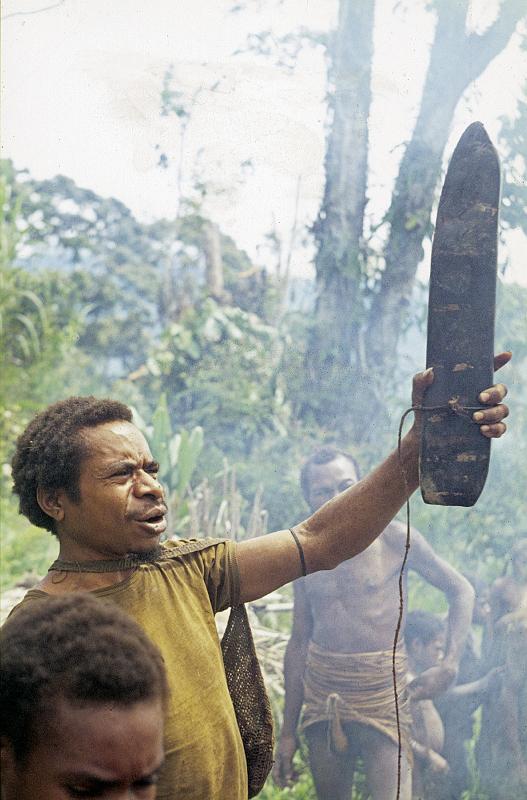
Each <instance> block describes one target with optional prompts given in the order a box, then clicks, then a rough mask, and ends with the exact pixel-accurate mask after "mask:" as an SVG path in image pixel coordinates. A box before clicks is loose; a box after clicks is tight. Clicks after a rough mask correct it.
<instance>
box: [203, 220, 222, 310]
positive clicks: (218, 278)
mask: <svg viewBox="0 0 527 800" xmlns="http://www.w3.org/2000/svg"><path fill="white" fill-rule="evenodd" d="M203 249H204V251H205V264H206V271H207V289H208V293H209V295H210V296H211V297H213V298H214V299H215V300H222V299H223V297H224V288H223V259H222V255H221V240H220V230H219V228H218V226H217V225H215V224H214V223H213V222H210V221H209V220H205V222H204V223H203Z"/></svg>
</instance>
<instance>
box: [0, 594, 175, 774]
mask: <svg viewBox="0 0 527 800" xmlns="http://www.w3.org/2000/svg"><path fill="white" fill-rule="evenodd" d="M0 641H1V646H2V659H1V667H0V678H1V680H0V700H1V705H2V710H3V713H2V719H1V722H0V733H1V735H2V736H5V737H6V739H7V740H8V741H9V742H10V743H11V745H12V747H13V752H14V755H15V758H16V759H17V760H18V762H19V763H20V762H22V761H23V759H24V758H25V757H26V756H27V754H28V753H29V752H30V750H31V746H32V743H34V742H35V741H36V735H37V730H38V719H39V718H40V716H41V715H42V714H45V713H51V714H52V713H53V705H54V703H56V701H57V699H58V698H59V697H60V698H64V699H66V700H68V701H72V702H74V703H83V704H84V703H95V704H97V703H107V702H111V703H116V704H118V705H121V706H130V705H132V704H134V703H137V702H140V701H142V700H155V699H160V700H161V701H162V703H163V705H165V703H166V700H167V696H168V688H167V682H166V676H165V670H164V666H163V659H162V657H161V654H160V653H159V651H158V649H157V648H156V647H155V646H154V644H153V643H152V642H151V641H150V639H149V638H148V637H147V635H146V634H145V633H144V631H142V630H141V628H140V627H139V626H138V625H137V623H136V622H134V620H133V619H132V618H131V617H129V616H128V615H127V614H125V613H124V611H121V610H120V609H119V608H118V607H117V606H114V605H110V604H107V603H104V602H103V601H102V600H98V599H97V598H95V597H93V596H90V595H89V594H86V593H83V594H80V593H73V594H68V595H62V596H60V597H49V598H46V599H42V600H31V601H29V602H28V603H27V604H24V605H22V607H21V608H20V609H19V610H15V612H14V613H13V614H12V615H11V617H10V618H9V619H8V620H7V622H6V623H5V625H4V626H3V628H2V631H1V634H0Z"/></svg>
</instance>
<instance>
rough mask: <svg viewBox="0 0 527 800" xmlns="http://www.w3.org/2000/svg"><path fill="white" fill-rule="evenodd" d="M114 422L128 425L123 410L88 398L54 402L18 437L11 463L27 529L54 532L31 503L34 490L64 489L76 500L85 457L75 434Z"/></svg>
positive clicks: (128, 412)
mask: <svg viewBox="0 0 527 800" xmlns="http://www.w3.org/2000/svg"><path fill="white" fill-rule="evenodd" d="M117 420H125V421H126V422H131V420H132V412H131V410H130V409H129V408H128V406H125V405H124V403H119V402H118V401H117V400H110V399H101V398H97V397H92V396H90V397H68V398H67V399H66V400H59V402H58V403H54V404H53V405H51V406H48V407H47V408H46V409H45V410H44V411H42V412H41V413H40V414H37V416H36V417H34V418H33V419H32V421H31V422H30V423H29V425H28V426H27V428H26V429H25V431H24V432H23V433H22V434H21V436H20V437H19V438H18V441H17V444H16V450H15V454H14V456H13V460H12V462H11V463H12V468H13V492H14V493H15V494H17V495H18V496H19V511H20V513H21V514H24V515H25V516H26V517H27V518H28V519H29V521H30V522H32V523H33V525H37V526H38V527H39V528H45V529H46V530H48V531H51V533H56V530H55V521H54V520H53V519H52V518H51V517H50V516H49V515H48V514H46V513H45V511H43V510H42V509H41V508H40V506H39V504H38V502H37V489H38V488H39V487H40V488H42V489H46V490H53V489H64V490H65V491H66V492H67V493H68V496H69V497H70V499H71V500H73V501H74V502H76V501H78V500H79V474H80V464H81V461H82V459H83V458H84V457H85V456H86V453H87V450H86V444H85V442H84V441H83V439H82V437H81V436H79V435H78V433H79V431H80V430H81V429H82V428H92V427H95V426H96V425H100V424H102V423H103V422H115V421H117Z"/></svg>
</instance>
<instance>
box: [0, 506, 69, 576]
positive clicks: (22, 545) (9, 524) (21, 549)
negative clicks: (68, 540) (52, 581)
mask: <svg viewBox="0 0 527 800" xmlns="http://www.w3.org/2000/svg"><path fill="white" fill-rule="evenodd" d="M0 518H1V521H2V558H1V559H0V587H1V589H2V591H4V590H6V589H8V588H10V587H11V586H13V585H14V584H15V583H17V582H18V581H20V580H21V579H22V578H25V577H27V576H28V575H31V576H33V578H34V581H35V582H36V580H38V579H39V578H41V577H42V576H43V575H45V573H46V571H47V569H48V567H49V565H50V564H51V562H52V561H54V560H55V558H56V557H57V554H58V541H57V539H56V538H55V537H54V536H52V535H51V534H50V533H48V531H44V530H42V529H41V528H35V527H33V526H32V525H30V524H29V522H28V521H27V520H26V519H25V518H24V517H21V516H19V515H18V513H17V510H16V504H15V501H14V499H12V498H9V497H8V496H6V495H5V494H4V496H3V497H2V498H1V499H0Z"/></svg>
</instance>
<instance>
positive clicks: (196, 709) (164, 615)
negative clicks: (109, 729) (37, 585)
mask: <svg viewBox="0 0 527 800" xmlns="http://www.w3.org/2000/svg"><path fill="white" fill-rule="evenodd" d="M182 544H184V543H183V542H181V541H178V542H167V543H165V545H164V547H167V548H170V549H172V548H173V547H178V548H180V547H181V545H182ZM195 544H196V545H197V546H202V545H203V549H201V550H199V551H198V552H192V553H188V554H185V555H175V556H174V557H170V558H169V559H164V560H161V561H157V562H155V563H152V564H142V565H141V566H140V567H138V568H137V569H136V571H135V572H133V573H132V575H130V576H129V577H128V578H127V579H126V580H124V581H122V582H121V583H118V584H115V585H113V586H109V587H105V588H103V589H96V590H95V591H93V592H91V594H94V595H96V596H97V597H100V598H101V599H102V600H104V601H106V602H113V603H115V604H116V605H118V606H120V608H122V609H123V610H124V611H126V612H128V614H130V616H131V617H133V618H134V619H135V620H136V622H137V623H139V625H140V626H141V627H142V628H143V630H144V631H145V632H146V633H147V634H148V636H149V637H150V638H151V639H152V641H153V642H154V643H155V644H156V645H157V647H158V648H159V650H160V651H161V654H162V656H163V659H164V661H165V667H166V671H167V676H168V681H169V687H170V700H169V707H168V713H167V719H166V728H165V750H166V762H165V766H164V768H163V773H162V776H161V779H160V782H159V786H158V793H157V798H158V800H169V798H170V800H246V798H247V793H248V790H247V766H246V760H245V753H244V750H243V744H242V741H241V738H240V734H239V731H238V726H237V724H236V718H235V716H234V710H233V706H232V702H231V699H230V695H229V692H228V689H227V683H226V679H225V672H224V668H223V659H222V655H221V648H220V642H219V639H218V634H217V632H216V625H215V622H214V614H215V612H216V611H222V610H224V609H225V608H228V607H229V606H235V605H237V604H238V602H239V577H238V568H237V564H236V556H235V544H234V543H233V542H229V541H218V540H197V541H196V542H195ZM189 545H190V546H192V545H191V543H190V542H189ZM46 596H47V595H46V593H45V592H42V591H39V590H33V589H32V590H30V591H29V592H28V593H27V594H26V596H25V598H24V600H23V601H22V603H25V602H27V601H28V600H31V599H37V598H41V597H46Z"/></svg>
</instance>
